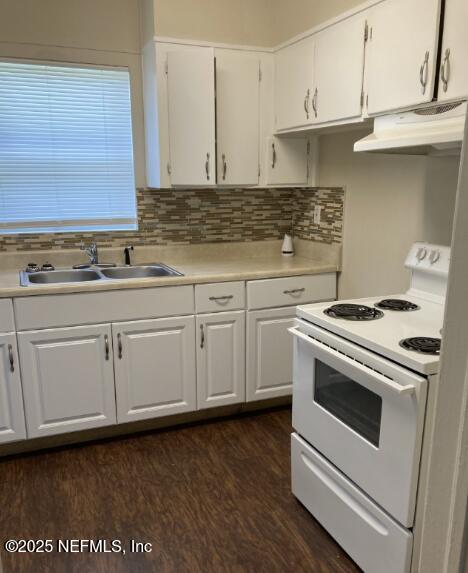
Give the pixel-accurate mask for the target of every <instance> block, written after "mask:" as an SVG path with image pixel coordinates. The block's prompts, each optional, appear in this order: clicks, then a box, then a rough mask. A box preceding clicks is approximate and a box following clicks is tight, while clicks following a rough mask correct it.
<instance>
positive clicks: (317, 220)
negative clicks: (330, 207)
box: [314, 205, 322, 225]
mask: <svg viewBox="0 0 468 573" xmlns="http://www.w3.org/2000/svg"><path fill="white" fill-rule="evenodd" d="M321 218H322V207H320V205H316V206H315V209H314V225H320V220H321Z"/></svg>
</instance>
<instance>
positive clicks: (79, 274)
mask: <svg viewBox="0 0 468 573" xmlns="http://www.w3.org/2000/svg"><path fill="white" fill-rule="evenodd" d="M101 278H102V277H101V275H100V274H99V273H98V272H97V271H94V270H92V269H90V270H65V271H39V272H37V273H25V272H22V273H21V284H22V285H23V286H28V284H33V285H44V284H57V283H81V282H87V281H98V280H101Z"/></svg>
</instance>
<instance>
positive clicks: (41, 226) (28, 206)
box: [0, 62, 137, 234]
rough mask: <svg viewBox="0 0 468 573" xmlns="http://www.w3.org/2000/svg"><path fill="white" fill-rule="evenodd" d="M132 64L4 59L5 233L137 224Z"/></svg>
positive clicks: (1, 215)
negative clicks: (99, 66) (127, 66)
mask: <svg viewBox="0 0 468 573" xmlns="http://www.w3.org/2000/svg"><path fill="white" fill-rule="evenodd" d="M136 213H137V210H136V192H135V175H134V166H133V144H132V121H131V102H130V76H129V73H128V70H122V69H116V68H107V69H97V68H95V67H77V66H74V65H67V66H66V67H65V66H58V65H48V64H47V65H41V64H29V63H21V62H15V63H12V62H0V234H5V233H43V232H63V231H75V232H76V231H104V230H105V231H110V230H111V231H118V230H128V229H136V228H137V214H136Z"/></svg>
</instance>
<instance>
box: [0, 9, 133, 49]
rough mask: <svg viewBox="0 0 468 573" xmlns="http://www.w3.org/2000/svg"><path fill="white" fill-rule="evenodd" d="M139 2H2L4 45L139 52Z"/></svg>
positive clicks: (0, 21) (0, 18) (0, 27)
mask: <svg viewBox="0 0 468 573" xmlns="http://www.w3.org/2000/svg"><path fill="white" fill-rule="evenodd" d="M138 10H139V0H0V15H1V16H0V40H1V42H14V43H16V42H17V43H27V44H41V45H48V46H64V47H69V48H84V49H93V50H111V51H118V52H133V53H137V52H138V51H139V11H138Z"/></svg>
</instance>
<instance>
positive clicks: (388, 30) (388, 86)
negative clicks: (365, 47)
mask: <svg viewBox="0 0 468 573" xmlns="http://www.w3.org/2000/svg"><path fill="white" fill-rule="evenodd" d="M439 21H440V0H386V1H385V2H381V3H380V4H378V5H377V6H375V7H374V8H373V9H372V10H371V11H370V14H369V26H370V28H369V60H368V65H366V73H367V96H368V104H367V109H368V113H369V114H370V115H375V114H379V113H384V112H388V111H392V110H397V109H401V108H407V107H411V106H416V105H418V104H421V103H425V102H430V101H431V100H432V99H433V97H434V82H435V72H436V62H437V48H438V39H439Z"/></svg>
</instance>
